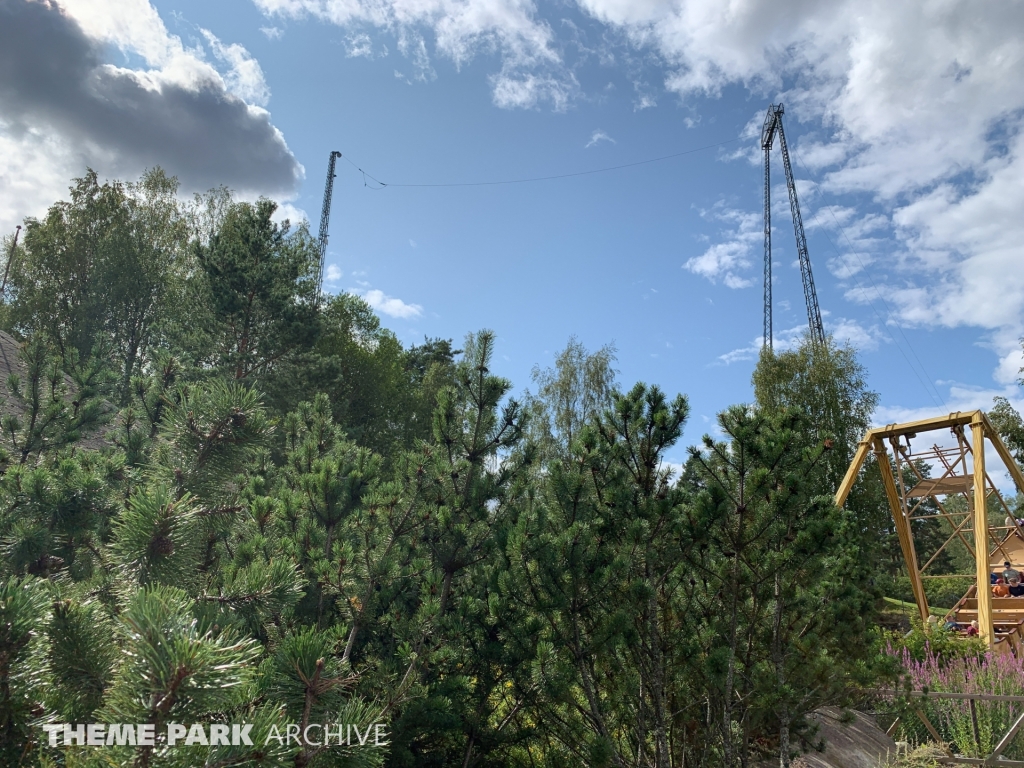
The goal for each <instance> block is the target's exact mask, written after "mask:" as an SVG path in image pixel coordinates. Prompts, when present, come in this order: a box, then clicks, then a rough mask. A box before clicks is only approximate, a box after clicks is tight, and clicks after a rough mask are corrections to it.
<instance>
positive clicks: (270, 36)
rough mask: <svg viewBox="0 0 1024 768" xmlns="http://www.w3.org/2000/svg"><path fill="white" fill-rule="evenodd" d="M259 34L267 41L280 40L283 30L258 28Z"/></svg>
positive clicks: (278, 28)
mask: <svg viewBox="0 0 1024 768" xmlns="http://www.w3.org/2000/svg"><path fill="white" fill-rule="evenodd" d="M260 32H262V33H263V34H264V35H265V36H266V38H267V40H280V39H281V38H282V37H284V30H283V29H281V28H280V27H260Z"/></svg>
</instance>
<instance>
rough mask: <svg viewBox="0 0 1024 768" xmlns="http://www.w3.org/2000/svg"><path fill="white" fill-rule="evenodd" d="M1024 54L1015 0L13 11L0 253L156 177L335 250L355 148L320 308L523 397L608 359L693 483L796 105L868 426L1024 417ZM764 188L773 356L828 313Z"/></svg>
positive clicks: (48, 7) (795, 133) (749, 327)
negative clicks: (79, 192)
mask: <svg viewBox="0 0 1024 768" xmlns="http://www.w3.org/2000/svg"><path fill="white" fill-rule="evenodd" d="M1022 41H1024V2H1021V1H1020V0H992V1H991V2H990V1H989V0H930V1H929V2H901V3H893V2H880V1H877V0H828V1H816V0H775V2H763V1H761V0H730V1H729V2H723V0H673V1H667V0H553V1H547V2H530V1H529V0H218V2H216V3H211V2H208V1H206V2H199V1H198V0H0V233H10V232H13V229H14V227H15V225H16V224H18V223H20V222H22V221H23V219H24V218H25V217H29V216H40V215H42V214H43V213H44V212H45V210H46V208H47V207H48V206H49V205H51V204H52V203H53V202H54V201H56V200H58V199H61V198H62V197H65V196H66V194H67V188H68V185H69V183H70V180H71V179H72V178H73V177H76V176H80V175H81V174H82V173H83V172H84V170H85V168H86V167H91V168H94V169H95V170H96V171H97V172H98V173H99V174H100V175H101V176H102V177H108V178H114V177H116V178H134V177H137V176H138V174H139V173H141V172H142V171H143V170H144V169H145V168H148V167H153V166H155V165H160V166H162V167H163V168H164V169H166V170H167V171H168V172H170V173H172V174H174V175H176V176H177V177H178V178H179V180H180V181H181V185H182V192H183V193H184V194H191V193H192V192H195V191H203V190H206V189H208V188H210V187H213V186H217V185H221V184H223V185H226V186H228V187H230V188H231V189H233V190H234V191H235V192H236V194H237V195H238V196H239V197H240V198H243V199H254V198H255V197H257V196H260V195H266V196H269V197H272V198H273V199H275V200H277V201H279V203H280V216H281V217H282V218H284V217H287V218H290V219H291V220H292V221H293V222H294V221H298V220H301V219H302V218H308V219H309V220H310V221H311V222H312V227H313V229H314V231H315V230H316V227H317V225H318V223H319V212H320V207H321V201H322V195H323V188H324V181H325V174H326V166H327V160H328V156H329V153H330V152H331V151H332V150H338V151H340V152H342V155H343V157H342V159H341V160H339V164H338V174H337V178H336V180H335V188H334V205H333V212H332V218H331V231H330V242H329V247H328V256H327V271H326V275H325V286H326V288H327V290H329V291H331V292H339V291H350V292H353V293H357V294H359V295H361V296H363V297H364V298H365V299H366V301H368V302H369V303H370V304H371V305H372V306H373V307H374V308H375V309H376V311H377V312H378V314H379V315H380V317H381V319H382V321H383V323H384V324H385V325H386V326H387V327H389V328H391V329H392V330H393V331H394V332H395V333H396V335H397V336H398V337H399V338H400V339H401V340H402V341H403V342H404V343H406V344H413V343H418V342H422V340H423V338H424V337H425V336H429V337H443V338H452V339H455V340H456V341H459V340H461V339H462V338H463V337H464V336H465V334H466V333H467V332H472V331H477V330H480V329H482V328H490V329H492V330H493V331H494V332H495V333H496V335H497V338H498V345H497V351H496V355H495V361H494V370H495V371H496V372H498V373H500V374H501V375H504V376H507V377H508V378H510V379H511V380H512V381H513V387H514V391H515V392H521V391H522V390H523V389H525V388H526V387H527V386H529V384H530V376H531V370H532V369H533V368H534V366H541V367H546V366H549V365H551V364H552V363H553V359H554V356H555V354H557V352H558V350H560V349H562V348H563V347H564V346H565V344H566V342H567V341H568V340H569V338H570V337H571V336H576V337H577V338H578V339H579V340H580V341H581V342H583V343H584V344H585V345H586V346H587V347H588V348H589V349H592V350H593V349H597V348H599V347H600V346H602V345H604V344H614V345H615V347H616V349H617V357H618V361H617V368H618V370H619V372H620V373H619V379H620V381H621V383H622V384H623V385H624V386H629V385H631V384H632V383H634V382H636V381H644V382H646V383H648V384H657V385H658V386H660V387H661V388H662V389H663V390H665V391H666V392H667V393H668V394H669V395H670V396H671V395H674V394H675V393H677V392H682V393H684V394H686V395H687V396H688V397H689V399H690V404H691V409H692V411H691V412H692V415H691V418H690V422H689V424H688V426H687V429H686V433H685V435H684V440H683V441H682V442H681V444H680V446H679V447H678V449H677V450H676V455H675V456H672V457H670V458H671V459H673V460H674V461H681V460H682V459H683V458H684V457H685V452H684V447H685V445H687V444H693V443H695V442H697V441H698V440H699V438H700V436H701V434H702V433H704V432H707V431H712V432H713V430H714V427H715V415H716V413H717V412H719V411H720V410H722V409H723V408H725V407H726V406H728V405H730V404H733V403H739V402H746V401H749V400H750V399H751V387H750V374H751V371H752V369H753V365H754V362H755V359H756V356H757V352H758V350H759V349H760V347H761V345H762V338H761V335H762V259H763V255H762V239H763V234H762V226H763V225H762V187H763V176H762V166H761V163H762V153H761V151H760V149H759V142H758V138H759V134H760V128H761V125H762V122H763V120H764V116H765V112H766V110H767V108H768V105H769V104H770V103H776V104H777V103H779V102H782V103H783V104H784V105H785V117H784V124H785V130H786V135H787V139H788V142H789V145H790V150H791V156H792V160H793V171H794V175H795V177H796V179H797V189H798V192H799V198H800V206H801V210H802V213H803V220H804V223H805V225H806V228H807V239H808V250H809V254H810V258H811V262H812V265H813V269H814V277H815V281H816V285H817V292H818V298H819V302H820V305H821V310H822V314H823V316H824V322H825V328H826V330H827V331H828V332H831V333H833V334H834V335H835V336H836V337H837V338H838V339H841V340H845V341H849V342H850V343H851V344H853V345H855V346H856V347H857V348H858V350H859V352H860V359H861V361H862V363H863V364H864V366H865V367H866V369H867V371H868V380H869V384H870V386H871V387H872V388H873V389H874V390H875V391H877V392H878V393H879V395H880V403H881V404H880V407H879V410H878V412H877V414H876V421H877V422H878V423H891V422H896V421H902V420H908V419H912V418H920V417H924V416H928V415H933V414H937V413H947V412H950V411H956V410H966V409H973V408H978V407H981V408H987V407H989V406H990V405H991V402H992V398H993V397H994V396H996V395H1002V396H1006V397H1009V398H1010V399H1011V401H1012V402H1014V403H1015V404H1016V405H1017V407H1018V408H1020V407H1021V406H1024V398H1022V391H1021V388H1020V387H1019V386H1018V384H1017V379H1018V378H1019V376H1020V373H1019V369H1020V368H1021V366H1022V364H1024V360H1022V356H1021V345H1020V341H1019V340H1020V338H1021V336H1022V335H1024V130H1022V128H1024V89H1022V88H1021V87H1020V83H1021V82H1024V42H1022ZM670 156H671V157H670ZM656 158H664V159H660V160H656ZM648 160H651V161H652V162H644V161H648ZM619 166H626V167H619ZM608 168H614V169H613V170H601V169H608ZM771 168H772V181H773V184H772V192H771V196H772V222H773V236H772V245H773V250H772V253H773V264H774V268H773V272H774V281H773V292H774V297H775V302H774V314H775V347H776V348H777V349H780V348H786V346H787V345H791V344H792V343H793V342H794V340H795V339H796V338H797V337H798V335H799V334H800V333H802V332H803V330H804V329H805V328H806V327H807V315H806V309H805V305H804V299H803V294H802V289H801V281H800V271H799V268H798V265H797V260H796V249H795V240H794V235H793V228H792V220H791V218H790V213H789V204H788V199H787V196H786V188H785V180H784V176H783V172H782V160H781V156H780V154H779V152H778V149H777V147H776V150H775V151H774V152H773V153H772V157H771ZM591 171H594V172H591ZM570 174H576V175H570ZM552 176H559V177H561V178H547V179H544V180H539V181H520V180H524V179H534V178H538V177H552ZM505 181H516V182H517V183H507V184H505V183H502V184H495V183H491V182H505ZM416 185H422V186H416ZM443 185H463V186H443ZM921 447H922V448H925V447H927V446H921Z"/></svg>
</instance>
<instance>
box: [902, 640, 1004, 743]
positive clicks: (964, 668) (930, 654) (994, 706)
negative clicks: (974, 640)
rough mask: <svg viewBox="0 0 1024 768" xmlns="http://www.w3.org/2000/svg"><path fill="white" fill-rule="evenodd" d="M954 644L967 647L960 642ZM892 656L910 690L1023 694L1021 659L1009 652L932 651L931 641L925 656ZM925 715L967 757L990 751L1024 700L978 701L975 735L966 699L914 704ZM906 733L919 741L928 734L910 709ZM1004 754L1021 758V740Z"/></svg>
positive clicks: (907, 651)
mask: <svg viewBox="0 0 1024 768" xmlns="http://www.w3.org/2000/svg"><path fill="white" fill-rule="evenodd" d="M956 643H957V644H963V645H967V644H968V642H965V641H964V640H956ZM892 653H893V655H894V656H895V657H896V658H897V660H898V661H899V662H900V664H901V665H902V667H903V669H904V670H905V675H906V677H905V681H904V682H905V685H906V686H907V687H908V688H909V689H910V690H919V691H928V692H939V691H942V692H951V693H986V694H998V695H1004V696H1024V659H1019V658H1015V657H1014V656H1011V655H1010V654H993V653H989V652H986V653H982V654H980V655H979V654H977V653H961V654H960V655H946V656H943V655H941V654H939V653H937V652H935V651H934V650H933V648H932V646H931V644H930V643H928V642H926V643H925V645H924V656H923V658H922V659H920V660H917V659H914V657H913V656H912V654H911V652H910V649H909V648H908V647H904V648H902V649H899V650H896V649H892ZM915 703H916V704H917V705H918V706H920V708H921V710H922V711H923V712H924V714H925V716H926V717H927V718H928V719H929V720H930V721H931V723H932V725H934V726H935V728H936V729H937V730H938V732H939V734H940V735H941V736H942V738H943V739H945V740H946V741H948V742H951V743H953V744H955V745H956V750H957V751H958V752H959V753H960V754H963V755H966V756H968V757H983V756H986V755H989V754H991V752H992V750H993V748H994V747H995V745H996V743H997V742H998V741H999V739H1000V738H1001V737H1002V735H1003V734H1004V733H1005V732H1006V731H1007V729H1008V728H1009V727H1010V725H1011V724H1012V723H1013V722H1014V721H1015V720H1016V719H1017V718H1018V717H1019V716H1020V714H1021V710H1022V709H1024V702H1004V701H977V702H975V712H976V714H977V723H978V732H977V737H976V736H975V732H974V726H973V722H972V720H973V718H972V715H971V708H970V703H969V702H968V701H965V700H953V699H938V698H931V697H928V698H925V699H924V700H923V701H922V700H920V699H918V700H917V701H916V702H915ZM904 723H905V725H904V734H905V736H906V737H907V738H908V740H912V741H916V742H921V741H926V740H927V739H928V738H929V737H928V734H927V732H926V731H925V729H924V726H923V725H922V724H919V722H918V719H917V718H916V717H914V716H913V713H912V712H908V716H907V717H905V718H904ZM1003 754H1004V757H1006V758H1008V759H1018V760H1019V759H1021V758H1022V757H1024V743H1022V740H1021V738H1020V737H1018V738H1017V739H1015V740H1014V741H1013V742H1011V744H1010V746H1009V747H1008V748H1007V749H1006V750H1004V752H1003Z"/></svg>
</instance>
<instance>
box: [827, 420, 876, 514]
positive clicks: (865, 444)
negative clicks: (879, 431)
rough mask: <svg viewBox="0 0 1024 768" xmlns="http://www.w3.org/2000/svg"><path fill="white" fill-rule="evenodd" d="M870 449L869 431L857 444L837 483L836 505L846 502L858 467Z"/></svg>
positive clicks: (857, 473)
mask: <svg viewBox="0 0 1024 768" xmlns="http://www.w3.org/2000/svg"><path fill="white" fill-rule="evenodd" d="M870 449H871V433H870V432H869V433H868V434H867V435H865V436H864V439H863V440H861V441H860V442H859V443H858V444H857V452H856V453H855V454H854V456H853V461H852V462H850V468H849V469H847V470H846V476H845V477H844V478H843V482H842V483H840V484H839V490H838V491H836V506H837V507H841V506H843V504H845V503H846V497H847V496H849V495H850V490H851V489H852V488H853V484H854V483H855V482H857V475H859V474H860V468H861V467H863V466H864V460H865V459H866V458H867V457H868V451H869V450H870Z"/></svg>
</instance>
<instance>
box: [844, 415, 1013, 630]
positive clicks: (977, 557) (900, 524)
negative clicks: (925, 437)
mask: <svg viewBox="0 0 1024 768" xmlns="http://www.w3.org/2000/svg"><path fill="white" fill-rule="evenodd" d="M968 425H969V426H970V429H971V440H970V442H968V441H967V438H966V436H965V435H964V427H966V426H968ZM941 429H949V430H951V431H952V432H953V433H954V435H956V437H957V442H958V447H959V448H960V456H959V458H957V460H956V461H954V462H952V463H949V462H948V460H947V459H946V458H945V456H944V455H943V453H942V452H941V450H939V449H938V448H937V447H936V456H937V457H938V458H940V460H941V461H942V463H943V465H944V467H945V470H946V471H945V474H943V475H942V477H940V478H938V479H937V480H933V481H925V480H924V478H921V477H920V476H918V480H919V481H920V482H919V484H918V485H917V486H916V488H918V489H921V488H924V489H925V490H922V491H921V494H922V496H923V498H932V499H934V500H935V502H936V503H937V505H938V509H939V511H940V512H939V513H940V514H941V515H943V516H944V517H945V518H946V519H947V520H948V521H949V523H950V525H951V526H952V528H953V533H952V534H950V536H949V538H948V539H947V540H946V542H945V543H944V544H943V545H942V546H941V547H940V548H939V550H938V551H937V552H935V553H934V554H933V555H932V557H931V559H929V561H928V562H927V563H925V565H924V566H919V565H918V559H917V549H916V547H915V545H914V536H913V529H912V526H911V524H910V523H911V520H913V519H914V518H913V516H912V515H913V512H914V510H915V509H916V508H917V507H918V506H920V502H918V504H916V505H914V506H913V507H909V508H908V500H909V497H908V495H907V494H908V492H907V489H906V488H904V487H903V478H902V475H899V476H897V475H896V474H894V473H893V471H892V466H893V462H892V461H891V460H890V456H889V452H888V450H887V449H886V446H885V443H886V441H888V442H889V443H890V445H891V446H892V452H893V459H894V460H895V464H896V466H897V467H900V466H901V460H902V462H903V463H905V464H907V465H909V466H911V467H913V463H912V461H911V459H912V458H913V457H912V456H911V455H910V454H909V452H908V451H906V450H905V449H904V448H903V447H902V446H901V445H900V442H899V439H900V438H901V437H906V438H908V442H909V438H910V437H916V436H918V435H920V434H922V433H925V432H933V431H937V430H941ZM986 438H988V441H989V443H991V444H992V447H994V448H995V450H996V454H997V455H998V456H999V458H1000V459H1001V460H1002V462H1003V464H1004V465H1005V466H1006V469H1007V471H1008V472H1009V474H1010V477H1011V478H1013V482H1014V484H1015V485H1016V486H1017V490H1018V492H1020V493H1024V474H1022V473H1021V470H1020V467H1018V466H1017V463H1016V462H1015V461H1014V460H1013V456H1011V455H1010V452H1009V451H1008V450H1007V448H1006V446H1005V445H1004V444H1003V441H1002V440H1001V439H1000V438H999V435H998V433H997V432H996V431H995V429H994V428H993V427H992V423H991V422H990V421H989V420H988V417H987V416H986V415H985V413H984V412H983V411H980V410H979V411H966V412H964V411H957V412H955V413H950V414H948V415H946V416H936V417H934V418H931V419H922V420H920V421H911V422H907V423H904V424H888V425H886V426H884V427H877V428H875V429H871V430H868V432H867V434H866V435H864V439H863V440H861V441H860V443H858V444H857V452H856V454H855V455H854V458H853V461H852V462H851V464H850V468H849V469H848V470H847V471H846V476H845V477H844V478H843V481H842V483H841V484H840V486H839V489H838V490H837V491H836V496H835V501H836V506H839V507H842V506H843V505H844V504H845V503H846V499H847V497H848V496H849V495H850V491H851V490H852V489H853V485H854V483H855V482H856V481H857V477H858V476H859V474H860V471H861V468H862V467H863V466H864V462H865V461H866V460H867V457H868V453H869V452H874V454H875V457H876V458H877V460H878V467H879V470H880V471H881V473H882V483H883V485H884V486H885V495H886V498H887V499H888V501H889V508H890V511H891V512H892V517H893V522H894V523H895V526H896V534H897V536H898V537H899V542H900V549H901V551H902V552H903V558H904V560H905V562H906V564H907V573H908V574H909V575H910V584H911V588H912V589H913V592H914V600H915V602H916V603H917V607H918V610H919V611H920V613H921V620H922V621H927V619H928V615H929V613H928V598H927V596H926V595H925V591H924V581H923V577H924V571H925V570H926V569H927V567H928V566H929V565H930V564H931V562H932V561H933V560H934V559H935V557H936V556H937V555H938V554H939V552H941V551H942V550H943V549H945V547H946V545H947V544H949V543H950V542H951V541H953V539H954V538H958V539H959V540H960V541H961V542H962V543H963V544H964V545H965V546H966V547H967V549H968V551H969V552H971V553H972V554H973V555H974V562H975V574H974V576H975V578H976V580H977V581H976V584H977V586H978V589H977V590H976V592H977V598H978V628H979V634H980V635H981V637H982V639H983V640H985V641H986V642H987V643H988V645H989V647H992V645H993V643H994V642H995V631H994V629H993V623H992V591H991V590H990V589H989V588H988V584H989V573H990V572H991V566H990V560H991V558H992V556H993V555H994V554H995V553H996V552H998V551H1000V550H1001V549H1002V538H1003V537H1001V536H1000V533H1001V532H1002V531H1003V528H1000V527H999V526H989V524H988V511H987V509H986V499H987V497H988V495H989V493H994V494H995V496H996V497H997V499H998V501H999V503H1000V504H1001V505H1002V506H1003V507H1004V508H1006V509H1007V510H1008V509H1009V508H1008V507H1007V506H1006V503H1005V501H1003V499H1002V497H1001V496H999V492H998V491H997V490H996V488H995V485H994V484H993V483H992V479H991V477H990V476H989V475H988V472H987V471H986V469H985V439H986ZM967 454H970V455H971V456H972V459H973V462H972V464H973V467H972V469H971V470H970V473H969V474H968V468H967V460H966V456H967ZM960 462H962V463H963V472H964V475H954V474H953V473H954V472H955V471H956V469H957V466H958V464H959V463H960ZM915 472H916V470H915ZM959 477H965V478H966V480H969V481H971V482H970V483H967V482H965V483H964V487H963V488H955V490H954V486H955V482H956V480H957V479H958V478H959ZM947 478H948V481H947ZM944 481H946V482H944ZM929 482H930V485H926V484H927V483H929ZM897 484H899V487H897ZM928 491H930V492H928ZM952 492H959V493H963V494H964V495H965V496H966V497H967V501H968V513H967V515H966V516H965V518H964V520H963V521H961V522H959V523H957V522H956V521H955V520H954V519H953V517H952V516H951V515H950V514H949V513H948V512H947V511H946V509H945V507H943V506H942V503H941V502H940V501H939V499H938V498H937V497H938V496H942V495H949V494H950V493H952ZM918 498H921V496H918ZM1010 516H1011V517H1012V516H1013V515H1012V514H1011V515H1010ZM968 522H970V523H972V525H971V528H965V526H966V525H967V523H968ZM1015 525H1016V524H1015ZM1018 530H1019V528H1018ZM972 531H973V532H974V533H975V535H974V537H973V538H974V546H973V547H972V546H971V545H970V543H969V542H968V540H967V538H965V537H964V533H968V532H972ZM978 531H986V535H985V536H981V537H979V536H978V535H977V532H978ZM1022 533H1024V532H1022ZM986 540H991V541H993V542H995V547H994V548H992V549H990V548H989V546H988V545H986V546H981V545H980V542H984V541H986ZM1007 559H1009V558H1007Z"/></svg>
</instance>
